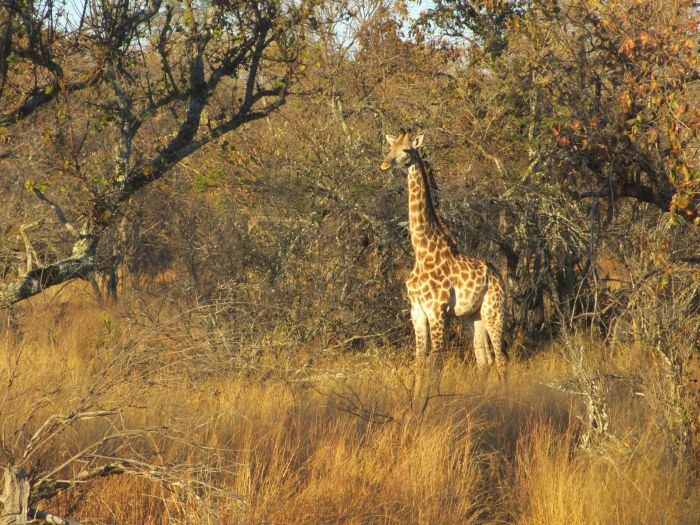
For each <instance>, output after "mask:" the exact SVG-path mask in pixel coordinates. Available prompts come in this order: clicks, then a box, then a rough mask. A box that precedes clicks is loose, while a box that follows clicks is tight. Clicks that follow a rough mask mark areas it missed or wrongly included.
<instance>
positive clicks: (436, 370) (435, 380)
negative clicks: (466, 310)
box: [428, 306, 447, 395]
mask: <svg viewBox="0 0 700 525" xmlns="http://www.w3.org/2000/svg"><path fill="white" fill-rule="evenodd" d="M446 320H447V316H446V308H445V307H444V306H439V307H436V308H434V309H433V310H432V311H431V313H430V315H429V316H428V324H429V325H430V355H429V357H428V369H429V371H430V387H429V389H430V390H431V391H433V392H435V393H437V392H439V390H440V376H441V375H442V367H443V364H444V360H445V344H444V339H445V323H446ZM429 393H430V391H429V392H428V395H429Z"/></svg>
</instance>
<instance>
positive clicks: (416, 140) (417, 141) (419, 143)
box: [411, 133, 423, 149]
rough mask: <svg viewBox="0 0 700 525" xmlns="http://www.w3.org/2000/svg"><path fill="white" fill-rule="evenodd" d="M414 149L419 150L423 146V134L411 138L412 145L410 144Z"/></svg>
mask: <svg viewBox="0 0 700 525" xmlns="http://www.w3.org/2000/svg"><path fill="white" fill-rule="evenodd" d="M411 145H412V146H413V147H414V148H415V149H418V148H420V147H421V146H422V145H423V134H422V133H421V134H420V135H416V136H415V137H413V144H411Z"/></svg>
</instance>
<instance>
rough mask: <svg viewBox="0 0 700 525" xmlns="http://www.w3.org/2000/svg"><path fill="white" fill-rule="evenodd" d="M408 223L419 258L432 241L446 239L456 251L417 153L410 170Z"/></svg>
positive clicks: (414, 248) (414, 155)
mask: <svg viewBox="0 0 700 525" xmlns="http://www.w3.org/2000/svg"><path fill="white" fill-rule="evenodd" d="M408 222H409V230H410V232H411V243H412V244H413V251H414V253H415V254H416V256H417V257H420V255H421V253H422V252H423V251H424V249H423V248H424V247H425V244H426V243H425V241H430V240H440V239H444V241H446V242H447V244H448V246H449V247H450V249H451V251H452V252H454V251H455V250H456V244H455V241H454V239H453V238H452V236H451V235H450V233H449V231H448V230H447V227H446V226H445V225H444V224H443V222H442V221H441V220H440V217H438V214H437V211H436V210H435V205H434V203H433V197H432V195H431V192H430V180H429V175H428V172H427V170H426V169H425V164H424V163H423V159H421V157H420V155H419V154H418V152H417V151H416V152H414V154H413V159H412V162H411V164H410V166H409V168H408Z"/></svg>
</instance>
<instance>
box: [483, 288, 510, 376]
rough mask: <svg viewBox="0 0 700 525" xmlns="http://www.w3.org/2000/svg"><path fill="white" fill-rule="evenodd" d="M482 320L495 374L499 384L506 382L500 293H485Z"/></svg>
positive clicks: (502, 311)
mask: <svg viewBox="0 0 700 525" xmlns="http://www.w3.org/2000/svg"><path fill="white" fill-rule="evenodd" d="M481 312H482V318H483V320H484V323H485V327H486V331H487V332H488V337H489V339H490V340H491V347H492V349H493V358H494V359H495V362H496V372H497V373H498V378H499V380H500V381H501V383H503V384H505V382H506V372H507V370H506V368H507V364H508V357H507V355H506V353H505V351H504V349H503V343H504V340H503V331H504V329H505V308H504V305H503V295H502V293H501V294H499V293H491V291H490V290H489V292H487V294H486V298H485V299H484V304H482V306H481Z"/></svg>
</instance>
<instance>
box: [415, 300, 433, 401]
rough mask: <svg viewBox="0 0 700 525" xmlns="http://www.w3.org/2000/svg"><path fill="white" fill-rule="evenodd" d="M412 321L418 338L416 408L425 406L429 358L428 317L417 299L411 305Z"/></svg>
mask: <svg viewBox="0 0 700 525" xmlns="http://www.w3.org/2000/svg"><path fill="white" fill-rule="evenodd" d="M411 320H412V321H413V332H414V334H415V336H416V363H415V382H414V385H413V399H412V403H413V406H414V407H420V406H423V404H424V402H425V399H426V397H427V393H426V392H425V387H426V384H427V381H426V372H427V369H426V360H427V357H428V337H429V332H428V316H427V315H425V311H424V310H423V307H422V306H421V304H420V302H419V301H418V300H417V299H415V300H413V302H412V304H411Z"/></svg>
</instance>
